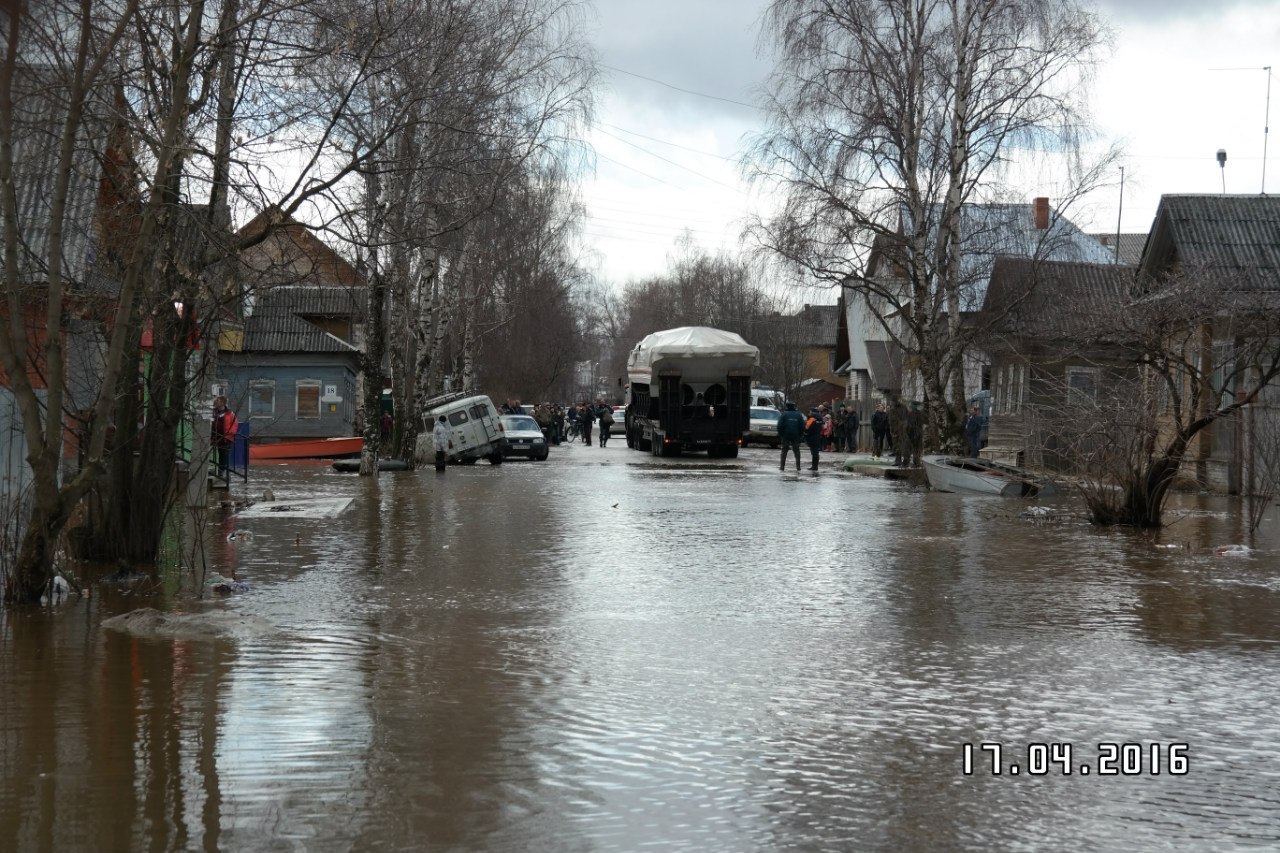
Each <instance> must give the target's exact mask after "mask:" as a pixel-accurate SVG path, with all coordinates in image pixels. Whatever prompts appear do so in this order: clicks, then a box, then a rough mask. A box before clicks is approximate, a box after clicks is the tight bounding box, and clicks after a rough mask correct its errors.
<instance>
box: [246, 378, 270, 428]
mask: <svg viewBox="0 0 1280 853" xmlns="http://www.w3.org/2000/svg"><path fill="white" fill-rule="evenodd" d="M264 388H265V389H267V390H268V391H269V392H270V394H271V396H270V398H269V400H268V403H269V405H268V408H267V410H266V411H265V412H263V411H259V410H258V409H259V406H258V398H257V392H258V391H260V390H262V389H264ZM275 416H276V381H275V380H274V379H250V380H249V417H250V418H274V417H275Z"/></svg>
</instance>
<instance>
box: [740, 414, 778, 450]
mask: <svg viewBox="0 0 1280 853" xmlns="http://www.w3.org/2000/svg"><path fill="white" fill-rule="evenodd" d="M781 417H782V412H780V411H778V410H777V409H775V408H772V407H771V406H752V407H751V423H750V425H749V426H748V427H747V431H746V432H745V433H743V435H742V446H743V447H746V446H747V444H748V443H750V442H753V441H754V442H755V443H756V444H767V445H769V446H770V447H777V446H778V419H779V418H781Z"/></svg>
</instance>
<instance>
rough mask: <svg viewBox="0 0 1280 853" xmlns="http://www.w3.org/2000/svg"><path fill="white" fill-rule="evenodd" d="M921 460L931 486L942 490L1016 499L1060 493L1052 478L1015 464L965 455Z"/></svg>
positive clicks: (928, 457) (926, 457) (927, 457)
mask: <svg viewBox="0 0 1280 853" xmlns="http://www.w3.org/2000/svg"><path fill="white" fill-rule="evenodd" d="M920 461H921V462H922V463H923V464H924V473H925V476H926V477H927V478H928V479H929V487H930V488H932V489H936V490H937V491H939V492H956V493H957V494H968V495H1000V496H1002V497H1013V498H1016V497H1023V498H1033V497H1046V496H1048V495H1052V494H1056V493H1057V488H1055V487H1054V485H1053V483H1052V482H1050V481H1049V480H1045V479H1043V478H1040V477H1036V476H1034V475H1032V474H1029V473H1028V472H1026V471H1023V470H1022V469H1021V468H1015V467H1013V466H1012V465H1004V464H1001V463H999V462H991V461H989V460H986V459H970V458H968V457H964V456H925V457H924V458H923V459H921V460H920Z"/></svg>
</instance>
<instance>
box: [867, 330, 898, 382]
mask: <svg viewBox="0 0 1280 853" xmlns="http://www.w3.org/2000/svg"><path fill="white" fill-rule="evenodd" d="M863 345H864V346H865V347H866V350H867V365H868V372H869V373H870V374H871V384H872V385H874V386H875V387H876V388H878V389H879V390H881V391H900V390H902V348H901V347H899V346H898V345H897V344H895V343H894V342H893V341H864V342H863Z"/></svg>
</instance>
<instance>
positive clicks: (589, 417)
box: [578, 403, 596, 447]
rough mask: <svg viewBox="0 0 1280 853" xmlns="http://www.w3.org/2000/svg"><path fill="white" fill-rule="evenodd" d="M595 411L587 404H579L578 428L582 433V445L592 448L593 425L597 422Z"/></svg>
mask: <svg viewBox="0 0 1280 853" xmlns="http://www.w3.org/2000/svg"><path fill="white" fill-rule="evenodd" d="M595 419H596V412H595V409H593V408H591V407H590V406H588V405H587V404H586V403H579V404H578V428H579V430H580V431H581V432H582V443H583V444H585V445H586V446H587V447H590V446H591V424H592V423H594V422H595Z"/></svg>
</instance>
